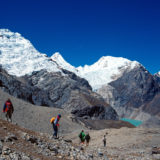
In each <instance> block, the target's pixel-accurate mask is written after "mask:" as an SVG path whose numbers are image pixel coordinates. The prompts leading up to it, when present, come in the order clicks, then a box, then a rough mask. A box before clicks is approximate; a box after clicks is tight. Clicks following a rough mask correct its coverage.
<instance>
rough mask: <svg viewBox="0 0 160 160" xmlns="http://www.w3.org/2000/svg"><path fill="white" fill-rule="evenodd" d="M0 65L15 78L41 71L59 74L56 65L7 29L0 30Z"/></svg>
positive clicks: (18, 35) (17, 34)
mask: <svg viewBox="0 0 160 160" xmlns="http://www.w3.org/2000/svg"><path fill="white" fill-rule="evenodd" d="M0 64H1V65H2V66H3V68H4V69H5V70H7V71H8V73H9V74H11V75H16V76H23V75H25V74H31V73H32V72H33V71H39V70H41V69H46V70H47V71H49V72H51V71H53V72H61V70H60V69H59V68H58V65H57V64H56V63H55V62H54V61H52V59H51V58H49V57H47V56H46V55H45V54H41V53H39V52H38V51H37V50H36V49H35V48H34V47H33V45H32V44H31V43H30V41H29V40H27V39H25V38H24V37H22V36H21V35H20V34H19V33H14V32H11V31H9V30H8V29H0Z"/></svg>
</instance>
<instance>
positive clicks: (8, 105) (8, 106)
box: [3, 99, 14, 122]
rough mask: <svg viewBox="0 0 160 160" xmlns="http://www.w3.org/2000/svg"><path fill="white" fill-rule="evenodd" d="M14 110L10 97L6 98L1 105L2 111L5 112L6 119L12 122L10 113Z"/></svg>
mask: <svg viewBox="0 0 160 160" xmlns="http://www.w3.org/2000/svg"><path fill="white" fill-rule="evenodd" d="M13 112H14V108H13V105H12V102H11V100H10V99H8V100H7V101H6V102H5V103H4V107H3V113H6V115H5V116H6V119H7V121H10V122H12V114H13Z"/></svg>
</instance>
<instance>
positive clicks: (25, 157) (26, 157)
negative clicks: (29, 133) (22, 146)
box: [22, 155, 31, 160]
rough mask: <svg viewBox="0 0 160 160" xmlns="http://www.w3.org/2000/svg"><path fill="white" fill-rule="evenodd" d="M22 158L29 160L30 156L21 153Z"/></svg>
mask: <svg viewBox="0 0 160 160" xmlns="http://www.w3.org/2000/svg"><path fill="white" fill-rule="evenodd" d="M22 159H23V160H31V158H30V157H28V156H25V155H23V156H22Z"/></svg>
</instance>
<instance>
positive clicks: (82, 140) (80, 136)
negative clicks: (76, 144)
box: [79, 130, 86, 144]
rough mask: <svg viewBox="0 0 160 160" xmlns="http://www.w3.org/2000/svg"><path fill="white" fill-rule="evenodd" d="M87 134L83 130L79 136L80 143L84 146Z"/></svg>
mask: <svg viewBox="0 0 160 160" xmlns="http://www.w3.org/2000/svg"><path fill="white" fill-rule="evenodd" d="M85 136H86V135H85V133H84V131H83V130H82V131H81V133H80V134H79V138H80V142H81V143H83V144H84V141H85Z"/></svg>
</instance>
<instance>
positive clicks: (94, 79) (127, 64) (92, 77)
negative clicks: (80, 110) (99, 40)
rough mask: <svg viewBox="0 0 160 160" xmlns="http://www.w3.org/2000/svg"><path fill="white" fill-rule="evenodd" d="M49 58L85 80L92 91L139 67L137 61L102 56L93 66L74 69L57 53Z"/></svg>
mask: <svg viewBox="0 0 160 160" xmlns="http://www.w3.org/2000/svg"><path fill="white" fill-rule="evenodd" d="M51 58H52V59H53V60H54V61H56V62H57V63H58V64H59V65H60V66H61V67H62V68H64V69H66V70H69V71H72V72H74V73H75V74H77V75H78V76H80V77H82V78H85V79H87V80H88V82H89V83H90V85H91V86H92V88H93V89H94V90H96V89H98V88H100V87H101V86H102V85H105V84H107V83H109V82H111V81H113V80H116V79H118V78H119V77H120V76H121V75H122V74H123V72H124V71H127V70H128V71H130V70H132V69H133V68H135V67H138V66H140V65H141V64H140V63H138V62H137V61H130V60H128V59H125V58H121V57H111V56H103V57H102V58H100V59H99V60H98V61H97V62H96V63H94V64H93V65H90V66H89V65H85V66H84V67H82V66H80V67H77V68H75V67H73V66H72V65H70V64H69V63H68V62H66V61H65V60H64V59H63V57H62V56H61V55H60V54H59V53H58V54H57V53H55V54H54V55H53V56H52V57H51Z"/></svg>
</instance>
